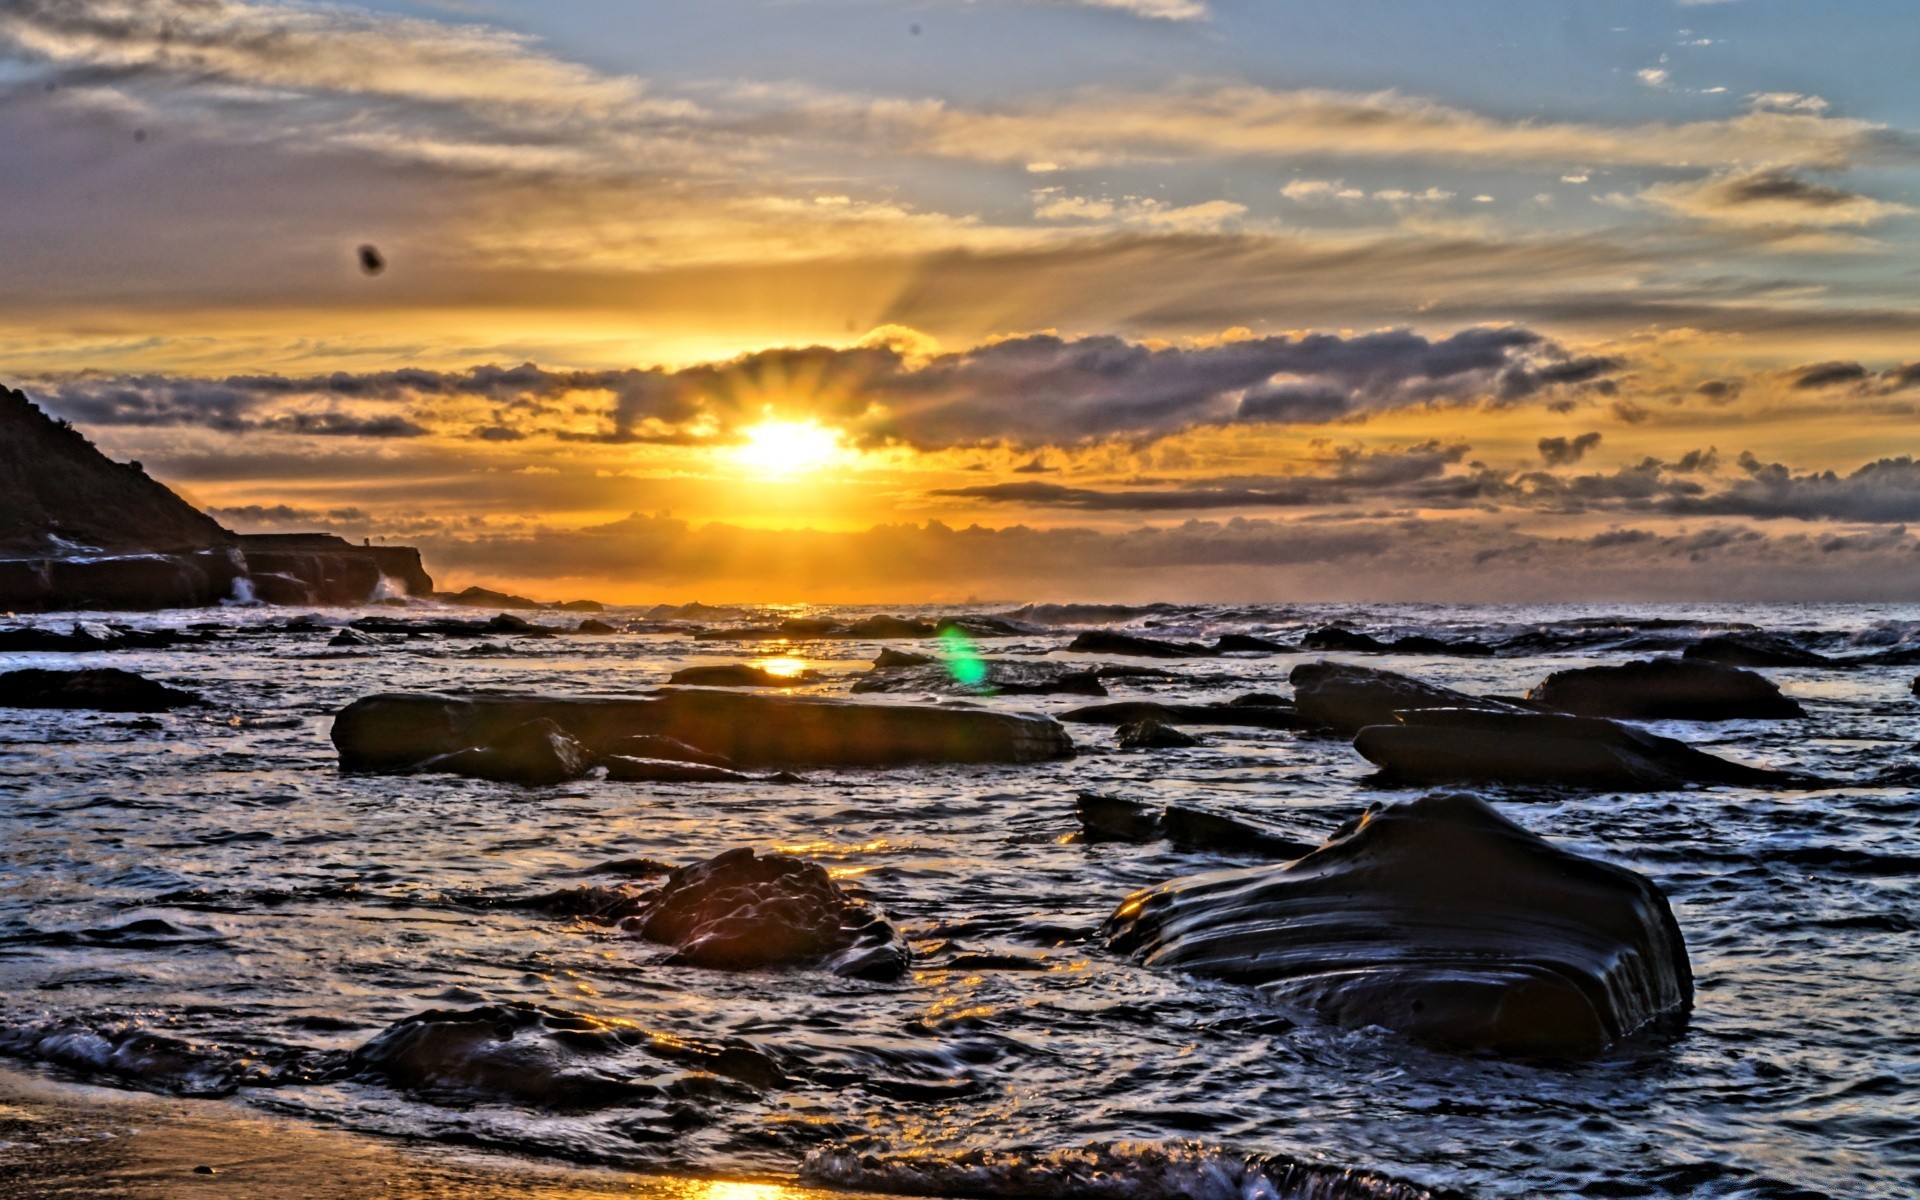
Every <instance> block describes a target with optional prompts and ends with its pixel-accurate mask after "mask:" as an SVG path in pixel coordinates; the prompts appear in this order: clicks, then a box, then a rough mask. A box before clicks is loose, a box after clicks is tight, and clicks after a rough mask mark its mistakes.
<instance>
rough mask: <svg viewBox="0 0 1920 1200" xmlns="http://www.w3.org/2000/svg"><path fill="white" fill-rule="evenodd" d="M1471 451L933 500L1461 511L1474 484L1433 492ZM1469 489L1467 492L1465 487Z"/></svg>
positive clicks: (999, 487) (1089, 506) (1004, 488)
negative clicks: (1308, 469) (1299, 470)
mask: <svg viewBox="0 0 1920 1200" xmlns="http://www.w3.org/2000/svg"><path fill="white" fill-rule="evenodd" d="M1468 449H1469V447H1467V446H1464V445H1442V444H1441V443H1439V442H1428V443H1424V444H1422V445H1419V446H1413V447H1410V448H1407V449H1403V450H1390V451H1373V452H1361V451H1356V450H1343V451H1340V452H1338V453H1337V454H1336V455H1335V458H1334V460H1333V463H1332V465H1331V468H1330V469H1329V470H1326V471H1323V472H1321V473H1319V474H1312V475H1297V476H1284V477H1280V478H1275V479H1257V480H1226V481H1219V480H1215V481H1209V482H1205V483H1195V484H1190V485H1188V486H1186V487H1182V488H1153V489H1144V488H1130V489H1123V490H1114V491H1106V490H1102V489H1099V488H1086V487H1069V486H1066V485H1064V484H1057V483H1041V482H1019V483H993V484H982V485H979V486H974V487H959V488H939V489H936V490H935V491H934V492H933V493H932V494H933V495H935V496H941V497H948V498H953V499H961V500H978V501H984V502H987V503H991V504H1022V505H1029V506H1032V507H1036V508H1067V509H1079V510H1082V511H1089V512H1189V511H1193V512H1199V511H1207V510H1220V509H1259V508H1309V507H1325V506H1330V505H1342V504H1348V503H1352V502H1355V501H1356V500H1358V501H1365V502H1370V503H1371V502H1389V503H1408V504H1423V505H1424V504H1435V505H1444V506H1447V507H1453V506H1457V505H1458V504H1460V503H1463V502H1466V501H1469V500H1471V499H1473V498H1475V497H1474V492H1475V482H1474V481H1473V480H1471V479H1468V480H1460V479H1455V480H1452V481H1449V482H1448V483H1447V484H1446V485H1445V486H1444V487H1440V488H1435V487H1432V486H1430V484H1431V483H1432V481H1435V480H1439V479H1441V478H1442V477H1443V476H1445V475H1446V471H1447V468H1448V467H1449V466H1452V465H1454V464H1456V463H1458V462H1459V461H1460V460H1461V459H1462V458H1464V457H1465V456H1466V453H1467V451H1468ZM1462 485H1464V486H1462Z"/></svg>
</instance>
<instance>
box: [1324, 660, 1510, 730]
mask: <svg viewBox="0 0 1920 1200" xmlns="http://www.w3.org/2000/svg"><path fill="white" fill-rule="evenodd" d="M1287 678H1288V680H1289V681H1290V682H1292V684H1293V706H1294V708H1295V709H1296V710H1297V711H1298V712H1299V714H1300V719H1301V721H1302V722H1304V723H1305V724H1307V725H1309V726H1312V727H1316V728H1321V729H1331V730H1333V731H1334V732H1335V733H1341V734H1346V735H1348V736H1352V735H1353V734H1355V733H1358V732H1359V731H1360V730H1362V729H1364V728H1366V727H1367V726H1369V725H1387V724H1391V723H1392V722H1393V715H1394V714H1395V713H1397V712H1401V711H1404V710H1408V709H1419V708H1468V709H1486V710H1489V711H1494V712H1524V711H1529V709H1528V708H1527V707H1526V706H1523V705H1517V704H1514V703H1511V702H1509V701H1503V700H1493V699H1487V698H1483V697H1479V696H1469V695H1468V694H1467V693H1465V692H1457V691H1455V690H1453V689H1452V688H1447V687H1440V686H1439V685H1437V684H1431V683H1424V682H1422V681H1420V680H1418V679H1414V678H1412V677H1410V676H1406V675H1397V674H1395V673H1394V672H1392V671H1381V670H1376V669H1375V668H1373V667H1360V666H1355V665H1353V664H1351V663H1334V662H1310V663H1301V664H1300V665H1299V666H1297V667H1295V668H1294V669H1293V670H1292V672H1291V673H1289V674H1288V676H1287Z"/></svg>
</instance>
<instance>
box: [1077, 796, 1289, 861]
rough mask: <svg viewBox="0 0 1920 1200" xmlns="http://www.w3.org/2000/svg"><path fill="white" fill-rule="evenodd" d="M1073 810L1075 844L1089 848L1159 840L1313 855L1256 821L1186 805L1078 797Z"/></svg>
mask: <svg viewBox="0 0 1920 1200" xmlns="http://www.w3.org/2000/svg"><path fill="white" fill-rule="evenodd" d="M1074 809H1075V812H1076V813H1077V814H1078V815H1079V817H1080V829H1081V840H1082V841H1084V842H1087V843H1089V844H1097V843H1100V842H1135V843H1140V842H1156V841H1159V840H1161V839H1162V838H1164V839H1166V840H1167V841H1169V842H1172V843H1173V844H1174V845H1176V846H1178V847H1180V848H1181V849H1182V850H1207V851H1215V852H1219V853H1223V854H1251V855H1257V856H1259V857H1261V858H1280V859H1294V858H1299V857H1300V856H1301V855H1303V854H1307V853H1310V852H1312V850H1313V847H1312V846H1310V845H1308V844H1306V843H1304V842H1297V841H1295V840H1294V839H1292V838H1290V837H1288V836H1286V834H1284V833H1282V832H1280V831H1279V830H1277V829H1273V828H1271V827H1269V826H1266V825H1263V824H1261V823H1259V822H1257V821H1251V820H1248V819H1247V818H1245V817H1239V816H1234V815H1231V814H1228V813H1221V812H1215V811H1213V810H1212V809H1207V808H1198V807H1195V806H1193V805H1190V804H1169V805H1166V806H1164V807H1163V806H1160V805H1156V804H1146V803H1143V802H1141V801H1138V800H1122V799H1119V798H1117V797H1114V796H1102V795H1099V794H1097V793H1094V792H1081V793H1080V795H1079V796H1078V797H1077V798H1076V800H1075V801H1074Z"/></svg>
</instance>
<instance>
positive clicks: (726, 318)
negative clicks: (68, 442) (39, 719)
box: [0, 0, 1920, 602]
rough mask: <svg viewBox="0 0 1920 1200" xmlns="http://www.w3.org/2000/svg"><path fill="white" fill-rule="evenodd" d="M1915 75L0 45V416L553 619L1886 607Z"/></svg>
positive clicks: (1905, 449)
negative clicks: (516, 600)
mask: <svg viewBox="0 0 1920 1200" xmlns="http://www.w3.org/2000/svg"><path fill="white" fill-rule="evenodd" d="M1917 62H1920V7H1917V6H1915V5H1913V4H1912V3H1911V0H1846V2H1841V3H1825V4H1816V3H1811V2H1809V0H1692V2H1689V0H1645V2H1630V0H1618V2H1602V0H1460V2H1458V3H1446V4H1437V3H1432V2H1431V0H1078V2H1076V0H701V2H700V3H688V2H686V0H659V2H655V0H420V2H416V3H401V2H397V0H389V2H377V3H362V4H359V5H345V4H325V5H323V4H306V3H275V2H267V0H0V264H4V270H0V382H9V383H13V384H16V385H19V386H22V387H25V388H26V390H27V391H28V392H29V394H30V395H32V396H34V397H35V398H36V399H37V400H39V401H40V402H41V403H42V404H43V405H44V406H45V407H46V408H47V409H48V410H49V411H51V412H53V413H55V414H56V415H59V416H63V417H67V418H69V419H71V420H73V421H74V422H75V423H76V424H77V425H79V426H80V427H81V428H83V429H84V430H85V431H86V432H87V433H88V434H89V436H91V437H93V438H94V439H95V441H96V442H97V443H99V444H100V445H101V447H102V448H103V449H105V450H106V451H107V452H108V453H110V454H112V455H114V456H116V457H119V458H134V459H139V460H141V461H142V462H143V463H144V464H145V465H146V468H147V470H148V471H149V472H150V473H151V474H153V475H154V476H156V477H157V478H160V479H162V480H164V481H166V482H168V483H169V484H171V485H173V486H174V487H175V488H176V489H177V490H179V491H181V492H182V493H183V494H184V495H186V496H188V497H189V498H190V499H192V500H194V501H195V502H197V503H200V504H202V505H204V506H207V507H209V508H210V509H211V510H212V511H213V512H214V515H215V516H216V517H218V518H219V519H221V520H222V521H223V522H225V523H226V524H228V525H229V526H230V527H233V528H236V529H240V530H243V531H248V532H256V531H273V530H296V529H326V530H332V531H335V532H339V533H342V534H344V535H347V536H350V537H353V538H355V539H356V540H357V539H358V538H360V537H363V536H367V537H373V538H375V539H376V540H379V539H387V540H395V541H405V542H409V543H412V544H416V545H419V546H421V547H422V548H423V550H424V551H425V552H426V555H427V560H428V565H429V568H430V569H432V570H434V572H435V574H436V576H437V577H439V579H440V580H441V581H442V582H443V583H445V584H448V585H452V586H460V585H464V584H467V583H473V582H484V583H489V584H495V585H501V586H509V587H513V588H516V589H520V590H525V591H528V592H530V593H532V594H534V595H537V596H540V597H542V598H554V599H558V598H564V597H569V596H592V597H595V598H599V599H602V600H609V601H632V602H654V601H665V602H678V601H686V600H693V599H696V598H697V599H702V600H706V601H709V602H719V601H732V600H741V601H780V600H789V601H848V600H861V601H896V602H909V601H921V600H926V601H933V600H961V599H965V598H968V597H976V598H980V599H992V600H1003V599H1005V600H1014V599H1039V600H1047V599H1109V600H1143V599H1169V600H1203V599H1222V600H1237V599H1246V600H1287V599H1382V600H1387V599H1416V600H1417V599H1430V600H1538V599H1574V600H1577V599H1592V600H1625V599H1636V598H1646V599H1675V598H1703V599H1711V598H1725V599H1791V598H1823V599H1920V553H1916V550H1917V549H1920V541H1916V537H1915V533H1914V531H1913V529H1912V528H1910V526H1913V527H1920V465H1917V464H1916V463H1915V462H1914V461H1913V458H1912V457H1911V456H1912V455H1914V454H1916V452H1920V420H1917V419H1916V417H1917V414H1920V71H1917V70H1916V69H1915V64H1916V63H1917ZM363 245H364V246H373V247H377V248H378V253H379V256H380V258H381V260H383V262H384V264H385V265H384V269H383V270H380V271H379V272H377V273H369V272H367V271H364V270H363V269H362V264H361V262H360V255H359V248H360V247H362V246H363Z"/></svg>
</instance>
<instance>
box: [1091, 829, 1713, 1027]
mask: <svg viewBox="0 0 1920 1200" xmlns="http://www.w3.org/2000/svg"><path fill="white" fill-rule="evenodd" d="M1105 932H1106V936H1107V942H1108V946H1109V947H1110V948H1112V949H1114V950H1116V951H1119V952H1121V953H1125V954H1129V955H1132V956H1134V957H1135V958H1137V959H1139V960H1140V961H1142V962H1143V963H1144V964H1145V965H1147V966H1149V967H1155V968H1162V969H1174V970H1182V971H1191V972H1194V973H1196V974H1201V975H1208V976H1213V977H1217V978H1223V979H1228V980H1232V981H1235V982H1240V983H1246V984H1252V985H1256V986H1258V987H1260V988H1261V989H1262V990H1263V991H1265V992H1267V993H1269V994H1271V995H1272V996H1274V997H1275V998H1277V999H1279V1000H1281V1001H1283V1002H1286V1003H1291V1004H1297V1005H1300V1006H1302V1007H1306V1008H1311V1009H1313V1010H1315V1011H1317V1012H1319V1013H1320V1014H1321V1015H1322V1016H1324V1017H1325V1018H1326V1019H1328V1020H1331V1021H1333V1022H1335V1023H1337V1024H1340V1025H1344V1026H1349V1027H1362V1026H1369V1025H1379V1026H1383V1027H1385V1028H1388V1029H1392V1030H1395V1031H1397V1032H1399V1033H1402V1034H1405V1035H1408V1036H1410V1037H1414V1038H1418V1039H1421V1040H1424V1041H1428V1042H1432V1043H1436V1044H1439V1045H1442V1046H1446V1047H1455V1048H1461V1049H1475V1050H1488V1051H1494V1052H1497V1053H1502V1054H1511V1055H1523V1056H1553V1057H1561V1056H1585V1055H1591V1054H1594V1053H1597V1052H1599V1051H1600V1050H1602V1049H1604V1048H1606V1047H1607V1046H1608V1045H1611V1044H1612V1043H1614V1042H1616V1041H1618V1040H1620V1039H1621V1038H1624V1037H1627V1036H1630V1035H1632V1034H1634V1033H1635V1032H1638V1031H1640V1030H1642V1029H1645V1028H1648V1027H1650V1026H1652V1025H1654V1024H1655V1023H1656V1022H1660V1021H1662V1020H1663V1019H1666V1018H1677V1017H1678V1016H1680V1015H1682V1014H1684V1013H1685V1012H1686V1011H1687V1010H1688V1008H1689V1007H1690V1006H1691V1004H1692V999H1693V978H1692V971H1691V968H1690V966H1689V964H1688V961H1687V952H1686V946H1685V943H1684V942H1683V940H1682V938H1681V935H1680V930H1679V927H1678V925H1677V924H1676V923H1675V922H1674V919H1673V913H1672V911H1671V909H1670V908H1669V907H1668V905H1667V901H1666V898H1665V897H1664V896H1662V895H1661V894H1660V891H1659V889H1657V888H1656V887H1654V885H1653V884H1652V883H1650V882H1648V881H1647V880H1646V879H1644V878H1642V877H1641V876H1639V875H1636V874H1634V873H1633V872H1631V871H1627V870H1624V869H1622V868H1619V867H1615V866H1612V865H1609V864H1606V863H1602V862H1598V861H1595V860H1593V859H1588V858H1583V857H1581V856H1579V855H1577V854H1573V853H1571V852H1569V851H1566V850H1563V849H1560V848H1559V847H1556V846H1554V845H1552V844H1550V843H1548V842H1547V841H1545V840H1544V839H1542V838H1539V837H1537V836H1535V835H1534V834H1531V833H1529V832H1527V831H1526V830H1524V829H1522V828H1520V827H1519V826H1518V825H1515V824H1514V823H1512V822H1511V821H1508V820H1507V819H1506V818H1504V817H1502V816H1501V815H1500V814H1499V813H1497V812H1495V811H1494V810H1493V808H1492V807H1491V806H1490V805H1488V804H1487V803H1486V802H1485V801H1483V800H1481V799H1479V798H1477V797H1474V796H1470V795H1464V794H1442V795H1434V796H1427V797H1423V798H1421V799H1419V800H1414V801H1410V802H1408V803H1405V804H1397V805H1392V806H1390V807H1387V808H1384V809H1378V810H1373V811H1370V812H1368V813H1367V815H1366V816H1365V817H1363V818H1362V819H1361V820H1360V821H1359V822H1358V823H1357V824H1356V825H1355V826H1354V827H1353V828H1351V829H1350V830H1347V831H1343V832H1342V833H1341V834H1339V835H1336V836H1335V837H1334V838H1333V839H1331V840H1329V841H1328V842H1327V843H1326V845H1324V846H1322V847H1321V848H1320V849H1318V850H1316V851H1314V852H1313V853H1312V854H1309V855H1307V856H1306V857H1304V858H1301V859H1299V860H1298V861H1295V862H1292V863H1288V864H1286V865H1284V866H1262V867H1254V868H1244V869H1239V870H1229V871H1217V872H1212V873H1210V874H1205V875H1196V876H1192V877H1190V878H1187V879H1177V880H1174V881H1172V882H1170V883H1166V884H1162V885H1160V886H1158V887H1155V888H1149V889H1147V890H1145V891H1142V892H1136V893H1135V894H1134V895H1132V896H1130V897H1128V898H1127V900H1126V901H1125V902H1124V903H1122V904H1121V906H1120V907H1119V909H1118V910H1117V911H1116V912H1115V913H1114V915H1113V916H1112V917H1111V918H1109V920H1108V922H1107V925H1106V929H1105Z"/></svg>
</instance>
